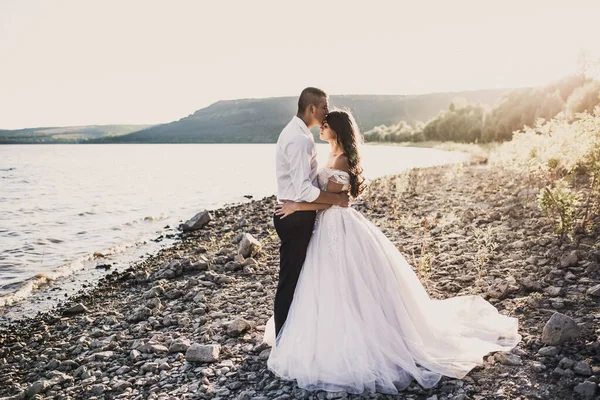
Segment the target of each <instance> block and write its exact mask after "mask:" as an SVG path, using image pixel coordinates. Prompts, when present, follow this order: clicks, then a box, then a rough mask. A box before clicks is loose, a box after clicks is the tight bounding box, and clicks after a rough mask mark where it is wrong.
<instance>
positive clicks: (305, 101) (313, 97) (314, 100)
mask: <svg viewBox="0 0 600 400" xmlns="http://www.w3.org/2000/svg"><path fill="white" fill-rule="evenodd" d="M326 98H327V93H325V92H324V91H322V90H321V89H317V88H314V87H307V88H306V89H304V90H303V91H302V93H300V98H299V99H298V113H303V112H304V111H305V110H306V108H307V107H308V106H309V105H311V104H314V105H319V103H320V102H321V100H322V99H326Z"/></svg>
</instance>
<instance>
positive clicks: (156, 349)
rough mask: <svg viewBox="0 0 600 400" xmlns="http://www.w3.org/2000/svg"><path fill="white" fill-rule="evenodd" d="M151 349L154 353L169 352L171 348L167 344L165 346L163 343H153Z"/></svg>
mask: <svg viewBox="0 0 600 400" xmlns="http://www.w3.org/2000/svg"><path fill="white" fill-rule="evenodd" d="M150 350H152V352H153V353H168V352H169V349H168V348H167V347H166V346H163V345H162V344H153V345H151V346H150Z"/></svg>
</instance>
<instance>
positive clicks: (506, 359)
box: [495, 353, 523, 366]
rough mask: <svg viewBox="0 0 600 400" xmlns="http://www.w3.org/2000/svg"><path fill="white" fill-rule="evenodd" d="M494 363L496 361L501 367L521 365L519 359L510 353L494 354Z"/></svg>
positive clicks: (521, 362)
mask: <svg viewBox="0 0 600 400" xmlns="http://www.w3.org/2000/svg"><path fill="white" fill-rule="evenodd" d="M495 358H496V361H498V362H499V363H500V364H502V365H510V366H513V365H523V361H521V357H519V356H518V355H516V354H510V353H496V355H495Z"/></svg>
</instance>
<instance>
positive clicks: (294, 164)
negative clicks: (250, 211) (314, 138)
mask: <svg viewBox="0 0 600 400" xmlns="http://www.w3.org/2000/svg"><path fill="white" fill-rule="evenodd" d="M287 147H288V148H287V149H286V150H287V151H288V159H289V160H290V167H291V177H292V185H294V190H295V192H296V193H299V194H300V196H299V199H298V200H299V201H305V202H307V203H322V204H334V205H338V206H342V207H348V205H349V199H348V194H346V193H329V192H324V191H322V190H319V188H318V187H315V186H314V185H313V184H312V182H311V180H310V173H311V167H310V157H311V154H312V150H313V149H312V143H311V142H310V141H308V140H304V139H303V138H301V139H300V140H295V141H293V142H291V143H290V144H289V145H288V146H287Z"/></svg>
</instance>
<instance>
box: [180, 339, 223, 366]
mask: <svg viewBox="0 0 600 400" xmlns="http://www.w3.org/2000/svg"><path fill="white" fill-rule="evenodd" d="M220 351H221V346H220V345H218V344H209V345H201V344H199V343H194V344H192V345H191V346H190V347H189V348H188V349H187V351H186V352H185V359H186V360H187V361H189V362H194V361H199V362H215V361H218V360H219V353H220Z"/></svg>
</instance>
